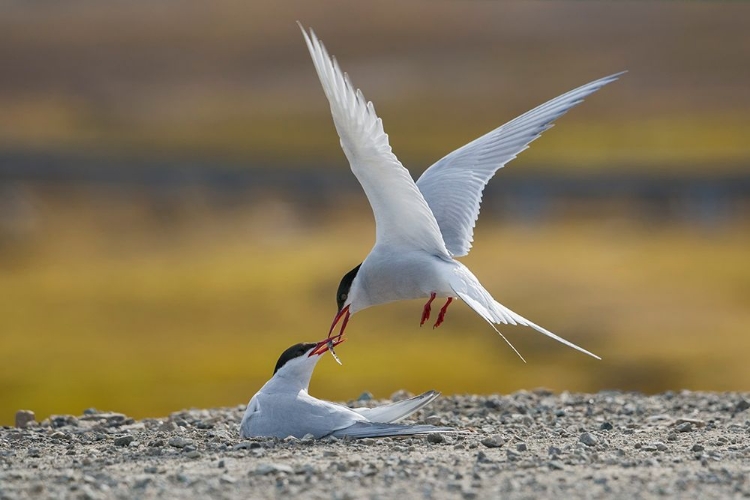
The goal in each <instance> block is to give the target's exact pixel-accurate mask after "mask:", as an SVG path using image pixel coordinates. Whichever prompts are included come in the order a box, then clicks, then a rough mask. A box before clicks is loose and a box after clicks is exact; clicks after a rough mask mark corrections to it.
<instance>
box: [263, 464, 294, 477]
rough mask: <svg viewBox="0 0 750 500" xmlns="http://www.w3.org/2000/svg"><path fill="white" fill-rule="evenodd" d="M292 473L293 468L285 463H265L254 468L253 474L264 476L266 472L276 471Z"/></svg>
mask: <svg viewBox="0 0 750 500" xmlns="http://www.w3.org/2000/svg"><path fill="white" fill-rule="evenodd" d="M280 472H281V473H284V474H292V473H293V472H294V469H292V468H291V467H289V466H288V465H285V464H275V463H266V464H260V465H258V467H256V468H255V474H256V475H259V476H265V475H267V474H276V473H280Z"/></svg>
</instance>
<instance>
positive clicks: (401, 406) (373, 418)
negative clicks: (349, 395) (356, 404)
mask: <svg viewBox="0 0 750 500" xmlns="http://www.w3.org/2000/svg"><path fill="white" fill-rule="evenodd" d="M438 396H440V393H439V392H437V391H427V392H425V393H424V394H420V395H419V396H414V397H413V398H410V399H406V400H404V401H399V402H397V403H391V404H387V405H383V406H377V407H375V408H352V409H353V410H354V411H356V412H357V413H359V414H360V415H362V416H363V417H365V418H366V419H367V420H369V421H370V422H381V423H395V422H398V421H399V420H402V419H404V418H406V417H408V416H409V415H411V414H412V413H414V412H416V411H418V410H420V409H422V408H424V407H425V406H427V405H428V404H430V403H432V402H433V401H435V399H437V397H438Z"/></svg>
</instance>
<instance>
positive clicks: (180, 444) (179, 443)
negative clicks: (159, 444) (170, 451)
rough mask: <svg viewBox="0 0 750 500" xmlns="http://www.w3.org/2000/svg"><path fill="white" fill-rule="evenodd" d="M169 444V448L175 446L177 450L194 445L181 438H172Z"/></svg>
mask: <svg viewBox="0 0 750 500" xmlns="http://www.w3.org/2000/svg"><path fill="white" fill-rule="evenodd" d="M167 442H168V443H169V446H174V447H175V448H184V447H185V446H188V445H191V444H193V442H192V441H190V440H189V439H185V438H184V437H181V436H176V437H173V438H170V439H169V441H167Z"/></svg>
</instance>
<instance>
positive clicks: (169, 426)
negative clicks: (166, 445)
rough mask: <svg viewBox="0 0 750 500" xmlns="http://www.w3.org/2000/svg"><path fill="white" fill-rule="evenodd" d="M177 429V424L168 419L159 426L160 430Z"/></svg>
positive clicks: (170, 430)
mask: <svg viewBox="0 0 750 500" xmlns="http://www.w3.org/2000/svg"><path fill="white" fill-rule="evenodd" d="M176 430H177V424H175V423H174V422H172V421H171V420H167V421H166V422H164V423H163V424H161V425H160V426H159V432H174V431H176Z"/></svg>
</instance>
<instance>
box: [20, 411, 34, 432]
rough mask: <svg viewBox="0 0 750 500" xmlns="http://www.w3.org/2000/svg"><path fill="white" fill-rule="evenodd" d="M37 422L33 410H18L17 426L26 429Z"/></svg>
mask: <svg viewBox="0 0 750 500" xmlns="http://www.w3.org/2000/svg"><path fill="white" fill-rule="evenodd" d="M32 422H34V423H36V416H35V415H34V412H33V411H31V410H18V411H17V412H16V427H18V428H19V429H25V428H26V427H27V426H28V425H29V424H30V423H32Z"/></svg>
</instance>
